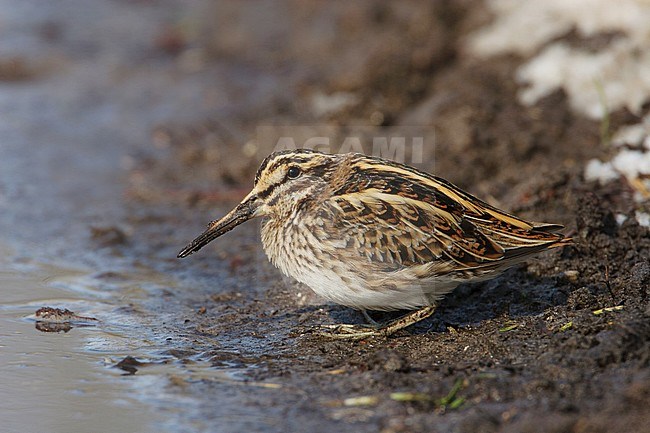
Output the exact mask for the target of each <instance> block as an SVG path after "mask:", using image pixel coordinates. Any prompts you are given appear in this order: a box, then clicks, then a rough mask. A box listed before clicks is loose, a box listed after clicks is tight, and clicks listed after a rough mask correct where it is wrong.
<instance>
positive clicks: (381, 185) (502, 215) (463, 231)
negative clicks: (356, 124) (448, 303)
mask: <svg viewBox="0 0 650 433" xmlns="http://www.w3.org/2000/svg"><path fill="white" fill-rule="evenodd" d="M373 167H376V168H375V169H374V170H373ZM362 168H363V170H362V171H361V170H359V171H357V172H356V173H357V178H354V179H349V180H348V182H347V183H346V184H345V185H343V186H342V187H341V188H340V189H339V190H338V191H336V192H335V193H334V194H332V196H331V197H329V198H328V199H327V200H325V202H324V203H322V205H321V206H320V209H322V210H321V215H320V217H321V218H322V219H323V228H324V229H325V231H326V232H327V233H328V235H327V236H329V237H340V239H338V241H339V242H340V244H342V243H343V242H344V243H345V246H346V248H350V249H354V250H356V251H358V253H359V254H360V255H363V256H366V257H367V258H368V259H369V260H370V261H372V262H375V263H376V262H380V263H387V264H393V265H401V266H404V267H406V266H412V265H424V264H431V263H437V265H439V266H437V268H438V270H437V272H443V273H446V272H453V271H456V270H467V269H476V268H484V267H485V268H497V267H502V266H503V265H505V264H506V263H504V262H510V261H511V260H510V259H515V258H519V257H522V256H526V255H529V254H533V253H535V252H538V251H541V250H543V249H546V248H549V247H552V246H559V245H560V244H563V242H566V241H567V240H566V239H565V238H564V237H563V236H562V235H561V234H557V233H553V230H556V229H558V228H561V226H558V225H551V224H534V223H529V222H527V221H524V220H522V219H520V218H517V217H515V216H513V215H510V214H508V213H506V212H503V211H501V210H499V209H497V208H494V207H492V206H490V205H488V204H487V203H485V202H483V201H481V200H479V199H478V198H476V197H474V196H472V195H470V194H468V193H465V192H463V191H462V190H461V189H459V188H457V187H456V186H454V185H452V184H451V183H449V182H447V181H445V180H443V179H440V178H437V177H434V176H431V175H428V174H426V173H422V172H419V171H417V170H414V169H412V168H410V167H407V166H402V165H399V164H395V165H393V166H386V165H383V164H382V165H381V166H379V164H377V165H376V166H373V164H365V166H363V167H362Z"/></svg>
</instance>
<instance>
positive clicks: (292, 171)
mask: <svg viewBox="0 0 650 433" xmlns="http://www.w3.org/2000/svg"><path fill="white" fill-rule="evenodd" d="M298 176H300V169H299V168H298V167H295V166H294V167H289V170H287V177H289V179H295V178H297V177H298Z"/></svg>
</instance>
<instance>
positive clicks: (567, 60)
mask: <svg viewBox="0 0 650 433" xmlns="http://www.w3.org/2000/svg"><path fill="white" fill-rule="evenodd" d="M488 5H489V7H490V8H491V9H492V12H493V13H494V14H495V17H496V18H495V20H494V22H493V23H492V24H491V25H489V26H487V27H485V28H483V29H481V30H479V31H477V32H476V33H475V34H474V35H472V36H471V37H470V38H469V39H468V47H469V49H470V51H471V52H472V53H473V54H475V55H478V56H484V57H489V56H493V55H498V54H505V53H517V54H520V55H524V56H533V55H535V53H537V52H538V51H539V50H540V49H541V52H539V53H537V55H536V56H534V57H532V58H531V59H530V60H529V61H528V63H526V64H524V65H523V66H522V67H521V68H520V69H519V71H518V72H517V78H518V80H519V81H521V82H522V83H527V84H528V85H529V87H528V88H527V89H524V90H522V91H521V92H520V94H519V97H520V100H521V102H522V104H525V105H532V104H535V103H536V102H537V101H538V100H539V99H540V98H543V97H544V96H546V95H548V94H550V93H551V92H553V91H555V90H556V89H558V88H562V89H564V90H565V92H566V93H567V95H568V96H569V100H570V104H571V106H572V107H573V108H574V110H576V111H577V112H579V113H582V114H584V115H586V116H589V117H590V118H594V119H598V118H601V117H602V116H603V115H604V114H605V113H606V112H608V111H614V110H617V109H619V108H622V107H627V108H628V109H629V110H630V111H632V112H635V113H638V112H639V110H640V108H641V106H642V105H643V103H644V102H645V101H647V100H649V99H650V72H649V71H650V50H649V49H648V47H650V25H648V23H649V22H650V1H648V0H619V1H616V2H614V1H611V0H571V1H566V0H544V1H536V0H494V1H492V2H489V3H488ZM572 29H575V30H576V32H577V33H578V35H579V36H582V37H585V38H588V37H590V36H594V35H598V34H602V33H612V32H615V33H617V37H616V38H615V39H614V40H613V41H612V42H611V43H610V44H609V45H608V46H606V47H605V48H604V49H602V50H601V51H598V52H592V51H587V50H585V49H581V48H580V47H575V46H569V45H567V44H566V43H564V42H562V41H561V40H560V41H556V42H552V40H553V39H555V38H558V37H561V36H562V35H564V34H567V33H569V32H570V31H571V30H572Z"/></svg>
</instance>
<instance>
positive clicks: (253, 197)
mask: <svg viewBox="0 0 650 433" xmlns="http://www.w3.org/2000/svg"><path fill="white" fill-rule="evenodd" d="M340 161H341V155H330V154H326V153H322V152H316V151H313V150H307V149H298V150H285V151H280V152H275V153H272V154H271V155H269V156H268V157H267V158H266V159H265V160H264V161H263V162H262V164H261V165H260V168H259V169H258V170H257V174H256V175H255V184H254V186H253V189H252V190H251V192H249V193H248V195H246V197H244V199H243V200H242V201H241V203H239V204H238V205H237V206H236V207H235V208H234V209H233V210H231V211H230V212H228V214H226V215H225V216H224V217H222V218H221V219H218V220H215V221H212V222H211V223H210V224H209V225H208V228H207V229H206V230H205V231H204V232H203V233H202V234H201V235H199V236H198V237H197V238H196V239H194V240H193V241H192V242H191V243H190V244H189V245H187V246H186V247H185V248H184V249H183V250H182V251H181V252H180V253H178V257H180V258H183V257H187V256H189V255H190V254H192V253H195V252H196V251H198V250H200V249H201V248H203V247H204V246H205V245H207V244H208V243H209V242H211V241H213V240H214V239H216V238H218V237H219V236H221V235H222V234H224V233H226V232H228V231H230V230H232V229H234V228H235V227H237V226H238V225H240V224H242V223H244V222H246V221H248V220H249V219H252V218H255V217H261V216H268V217H270V218H286V217H288V216H289V215H291V213H292V212H294V211H296V210H297V209H298V208H300V206H304V205H305V204H307V203H308V202H310V201H311V202H314V201H317V200H318V199H319V197H322V196H323V194H326V192H327V190H328V188H329V187H330V186H331V185H332V183H331V179H332V176H333V175H334V172H335V171H336V168H337V167H338V163H339V162H340Z"/></svg>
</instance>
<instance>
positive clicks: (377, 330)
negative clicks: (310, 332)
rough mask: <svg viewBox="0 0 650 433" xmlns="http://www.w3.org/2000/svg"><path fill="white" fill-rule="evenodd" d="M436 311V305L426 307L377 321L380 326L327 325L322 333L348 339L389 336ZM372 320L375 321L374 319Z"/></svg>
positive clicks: (330, 336) (326, 335)
mask: <svg viewBox="0 0 650 433" xmlns="http://www.w3.org/2000/svg"><path fill="white" fill-rule="evenodd" d="M434 311H436V307H434V306H429V307H424V308H421V309H419V310H415V311H413V312H411V313H408V314H406V315H405V316H402V317H400V318H399V319H395V320H393V321H391V322H388V323H386V324H383V325H379V324H377V322H375V324H377V325H379V326H373V325H325V326H324V328H326V329H327V331H325V332H323V333H322V335H323V336H325V337H329V338H333V339H347V340H361V339H363V338H368V337H388V336H389V335H392V334H394V333H395V332H397V331H399V330H400V329H404V328H406V327H408V326H411V325H414V324H416V323H418V322H419V321H421V320H424V319H426V318H427V317H429V316H431V315H432V314H433V312H434ZM364 313H365V311H364ZM365 315H367V313H365V314H364V316H365ZM367 318H368V317H367ZM371 320H372V319H371ZM372 321H373V322H374V320H372Z"/></svg>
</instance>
